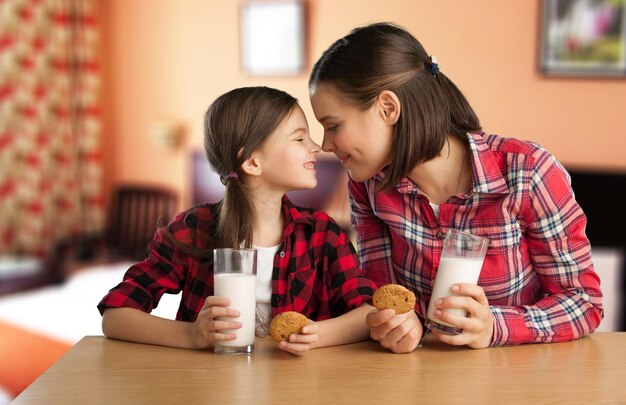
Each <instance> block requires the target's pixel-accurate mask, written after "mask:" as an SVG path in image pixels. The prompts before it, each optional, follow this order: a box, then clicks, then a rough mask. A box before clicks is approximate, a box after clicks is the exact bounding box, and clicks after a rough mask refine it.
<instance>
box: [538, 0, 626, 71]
mask: <svg viewBox="0 0 626 405" xmlns="http://www.w3.org/2000/svg"><path fill="white" fill-rule="evenodd" d="M542 13H543V16H542V24H541V35H540V38H541V52H540V68H541V70H542V71H543V72H544V73H545V74H546V75H548V76H589V77H620V76H621V77H623V76H626V0H542Z"/></svg>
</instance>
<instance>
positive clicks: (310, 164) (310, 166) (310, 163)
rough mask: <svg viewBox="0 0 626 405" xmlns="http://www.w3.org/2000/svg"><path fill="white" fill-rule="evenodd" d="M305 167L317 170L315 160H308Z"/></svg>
mask: <svg viewBox="0 0 626 405" xmlns="http://www.w3.org/2000/svg"><path fill="white" fill-rule="evenodd" d="M304 168H305V169H313V170H315V162H307V163H305V164H304Z"/></svg>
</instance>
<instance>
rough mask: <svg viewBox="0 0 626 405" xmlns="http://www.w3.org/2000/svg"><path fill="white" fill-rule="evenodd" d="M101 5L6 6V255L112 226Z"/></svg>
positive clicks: (3, 2) (0, 71)
mask: <svg viewBox="0 0 626 405" xmlns="http://www.w3.org/2000/svg"><path fill="white" fill-rule="evenodd" d="M95 6H96V3H95V2H94V1H93V0H0V255H5V254H11V255H21V254H25V255H43V254H45V253H46V252H47V251H48V250H49V249H50V247H51V246H52V245H53V243H54V241H55V240H57V239H58V238H61V237H63V236H67V235H69V234H72V233H77V232H84V231H94V230H98V229H100V228H101V226H102V222H103V200H102V194H101V155H100V147H99V146H100V135H101V112H100V84H101V83H100V76H101V74H100V63H99V54H98V52H99V47H98V39H99V38H98V21H97V18H96V12H95Z"/></svg>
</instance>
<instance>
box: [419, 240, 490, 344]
mask: <svg viewBox="0 0 626 405" xmlns="http://www.w3.org/2000/svg"><path fill="white" fill-rule="evenodd" d="M488 246H489V239H487V238H483V237H481V236H476V235H472V234H469V233H467V232H461V231H457V230H455V229H450V230H448V233H447V234H446V239H445V240H444V242H443V251H442V253H441V261H440V262H439V268H438V269H437V276H436V277H435V285H434V286H433V293H432V295H431V297H430V303H429V304H428V312H427V314H426V318H427V319H426V327H428V328H429V329H435V330H438V331H440V332H444V333H448V334H450V335H456V334H459V333H461V332H462V329H461V328H457V327H455V326H453V325H450V324H449V323H446V322H443V321H441V320H436V319H435V316H434V313H435V301H436V300H438V299H439V298H444V297H449V296H453V295H457V294H454V293H453V292H452V291H450V288H451V287H452V286H453V285H454V284H458V283H468V284H477V283H478V277H479V276H480V269H481V268H482V267H483V260H484V258H485V253H486V252H487V247H488ZM445 311H446V312H449V313H453V314H456V315H459V316H467V312H466V311H465V310H462V309H452V308H451V309H446V310H445Z"/></svg>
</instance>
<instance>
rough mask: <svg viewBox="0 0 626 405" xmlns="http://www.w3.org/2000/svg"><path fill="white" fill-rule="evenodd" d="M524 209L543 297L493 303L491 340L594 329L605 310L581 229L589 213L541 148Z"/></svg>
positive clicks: (558, 338) (560, 337)
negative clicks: (524, 301) (532, 301)
mask: <svg viewBox="0 0 626 405" xmlns="http://www.w3.org/2000/svg"><path fill="white" fill-rule="evenodd" d="M524 212H525V214H524V217H525V218H524V219H525V220H526V225H527V229H526V233H525V237H526V239H527V242H528V248H529V253H530V255H531V260H532V263H533V266H534V271H535V272H536V274H537V277H538V280H539V283H540V285H541V288H542V291H543V292H544V297H543V298H541V299H540V300H539V301H537V302H536V303H535V304H534V305H524V306H515V307H511V306H497V307H496V306H494V307H492V308H491V310H492V313H493V314H494V317H495V319H494V336H493V340H492V345H494V346H497V345H514V344H521V343H540V342H563V341H569V340H574V339H578V338H580V337H582V336H585V335H587V334H589V333H591V332H593V330H594V329H595V328H596V327H597V326H598V325H599V324H600V321H601V320H602V318H603V316H604V314H603V309H602V292H601V290H600V279H599V277H598V275H597V274H596V273H595V271H594V268H593V263H592V260H591V246H590V243H589V240H588V239H587V237H586V235H585V226H586V223H587V219H586V216H585V214H584V213H583V211H582V209H581V208H580V206H579V205H578V203H577V202H576V200H575V198H574V193H573V190H572V189H571V185H570V178H569V174H568V173H567V172H566V171H565V169H564V168H563V167H562V166H561V165H560V164H559V163H558V162H557V161H556V160H555V159H554V158H553V157H552V156H551V155H549V154H548V153H547V152H545V151H542V152H541V153H539V154H538V155H537V156H536V160H535V165H534V170H533V173H532V176H531V181H530V198H529V199H528V204H527V206H526V207H524Z"/></svg>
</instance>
